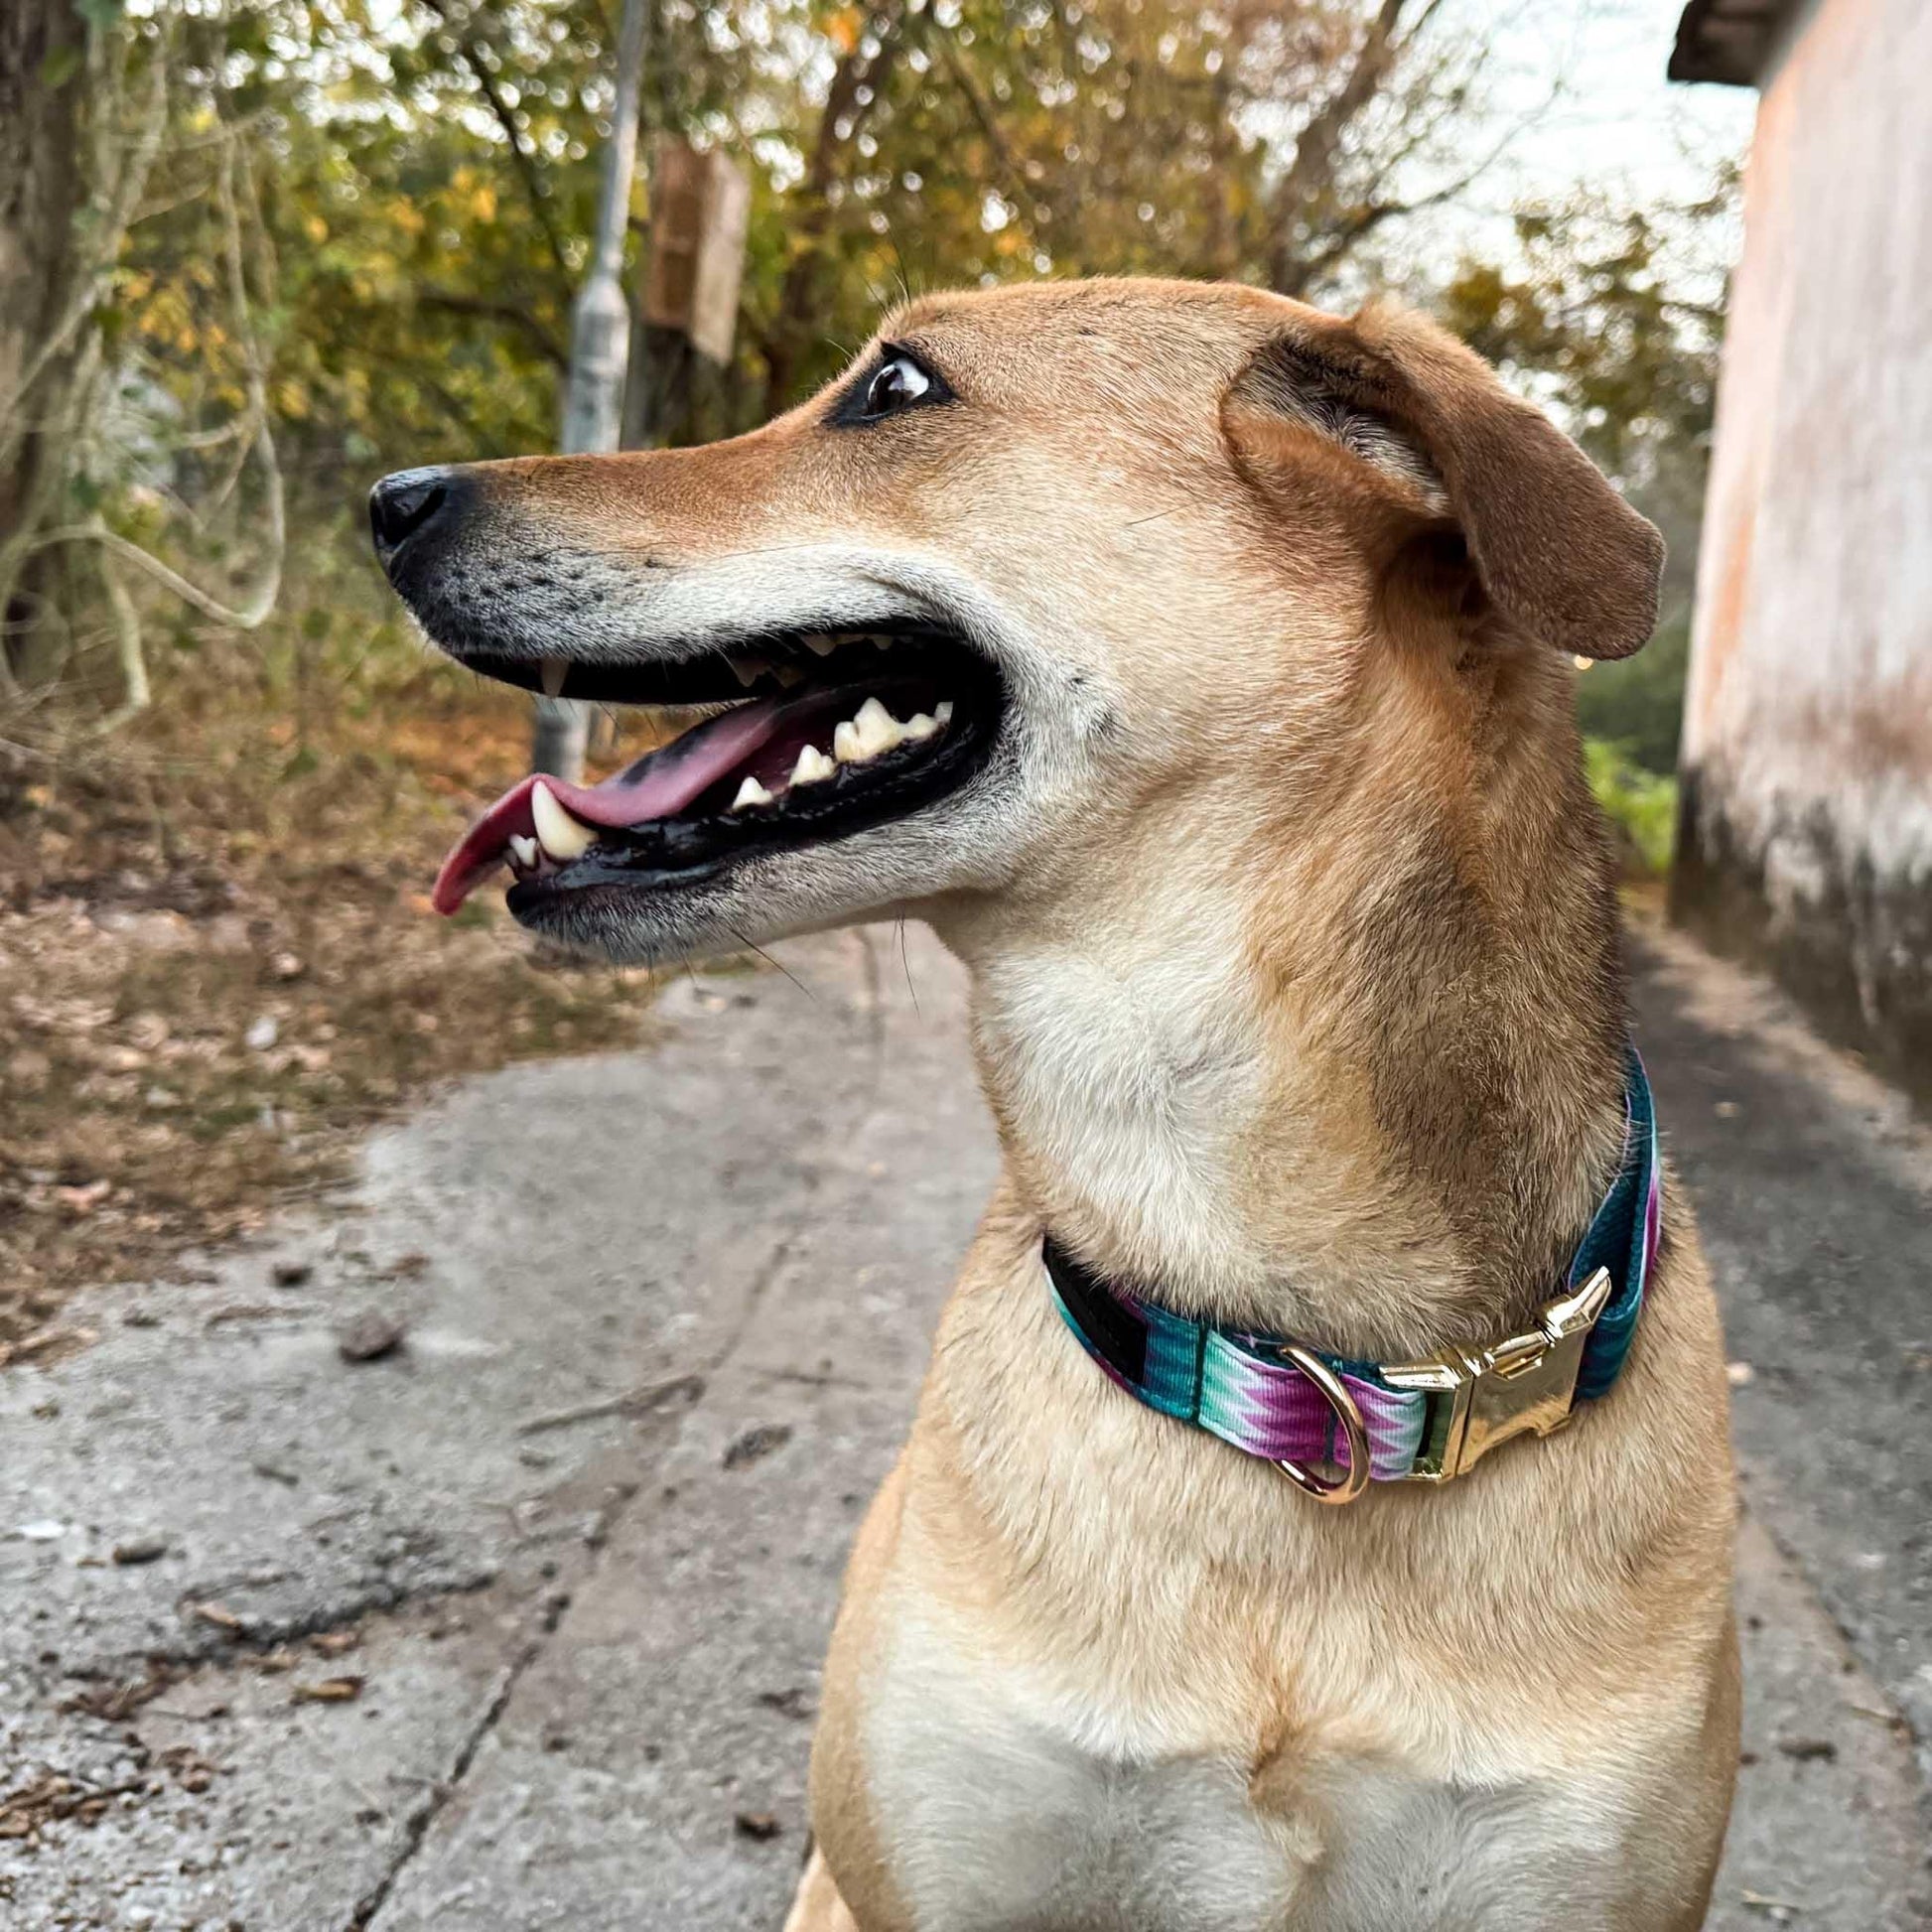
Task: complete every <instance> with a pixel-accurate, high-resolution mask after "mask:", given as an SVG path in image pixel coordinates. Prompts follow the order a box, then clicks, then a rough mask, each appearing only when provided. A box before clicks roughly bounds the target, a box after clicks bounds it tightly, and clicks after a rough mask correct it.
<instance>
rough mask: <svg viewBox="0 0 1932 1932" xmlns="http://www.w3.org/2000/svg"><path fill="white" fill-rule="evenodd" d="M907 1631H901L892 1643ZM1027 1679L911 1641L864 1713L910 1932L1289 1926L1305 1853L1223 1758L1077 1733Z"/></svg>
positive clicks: (924, 1640)
mask: <svg viewBox="0 0 1932 1932" xmlns="http://www.w3.org/2000/svg"><path fill="white" fill-rule="evenodd" d="M906 1634H907V1635H908V1636H910V1633H909V1632H908V1633H906ZM1028 1677H1031V1673H1026V1674H1020V1673H1002V1672H1000V1671H997V1670H989V1669H988V1668H987V1667H986V1665H985V1663H984V1661H981V1662H979V1663H977V1664H972V1663H968V1662H967V1661H966V1653H965V1651H964V1650H963V1649H962V1648H960V1647H957V1646H956V1645H955V1644H954V1643H951V1642H947V1641H944V1640H943V1639H939V1638H938V1637H937V1633H936V1632H933V1631H931V1630H924V1631H921V1632H919V1633H918V1635H917V1636H916V1637H913V1638H912V1639H911V1640H910V1641H908V1642H905V1643H903V1644H902V1645H901V1646H900V1647H899V1649H898V1651H897V1655H896V1657H895V1658H894V1660H893V1662H892V1664H891V1665H890V1666H889V1667H888V1669H887V1670H886V1672H885V1673H884V1674H883V1675H882V1678H881V1680H880V1682H879V1683H878V1685H877V1687H876V1690H875V1694H874V1696H873V1697H872V1698H871V1699H870V1700H869V1714H868V1724H867V1731H868V1737H867V1754H868V1758H869V1761H870V1763H871V1765H872V1767H873V1771H874V1775H875V1777H876V1778H877V1779H878V1780H879V1783H880V1785H881V1787H882V1788H884V1789H890V1790H891V1791H892V1792H894V1793H895V1794H896V1799H895V1806H894V1811H893V1816H892V1820H891V1826H890V1847H889V1853H888V1856H889V1857H890V1858H891V1860H892V1863H893V1865H894V1871H895V1878H896V1882H897V1888H898V1890H899V1893H900V1895H901V1896H902V1897H904V1898H905V1900H906V1902H907V1903H908V1904H909V1905H910V1906H911V1908H912V1911H913V1913H914V1923H915V1924H916V1925H917V1926H918V1928H919V1932H995V1928H998V1932H1228V1929H1229V1928H1245V1927H1250V1926H1253V1927H1262V1926H1279V1925H1284V1924H1286V1923H1288V1914H1289V1912H1290V1909H1291V1906H1292V1903H1293V1900H1294V1898H1295V1895H1296V1893H1297V1891H1298V1890H1299V1889H1300V1888H1301V1883H1302V1873H1303V1870H1304V1868H1305V1864H1306V1858H1305V1857H1304V1856H1298V1851H1305V1850H1311V1849H1313V1848H1312V1847H1307V1848H1298V1847H1296V1846H1295V1845H1294V1844H1293V1842H1292V1839H1291V1835H1289V1834H1285V1833H1283V1832H1281V1831H1280V1830H1279V1829H1278V1828H1274V1827H1271V1826H1270V1825H1269V1824H1267V1823H1265V1822H1264V1821H1263V1820H1262V1819H1261V1818H1260V1817H1259V1815H1258V1814H1257V1813H1256V1812H1255V1811H1254V1809H1253V1808H1252V1807H1251V1806H1250V1804H1249V1803H1248V1794H1247V1781H1246V1778H1245V1776H1244V1775H1243V1773H1242V1771H1241V1769H1240V1768H1239V1767H1238V1766H1236V1765H1234V1764H1232V1763H1230V1762H1228V1761H1226V1760H1224V1759H1222V1760H1217V1759H1214V1758H1211V1757H1206V1756H1193V1755H1187V1754H1184V1753H1183V1754H1169V1753H1165V1752H1163V1751H1161V1750H1160V1749H1158V1748H1150V1746H1151V1745H1152V1743H1153V1740H1152V1739H1151V1738H1148V1739H1144V1740H1142V1743H1141V1746H1140V1747H1139V1748H1129V1749H1123V1748H1122V1746H1123V1745H1124V1744H1125V1743H1126V1740H1125V1739H1122V1738H1119V1737H1115V1738H1112V1739H1107V1740H1101V1739H1098V1738H1093V1737H1082V1736H1081V1735H1080V1734H1079V1731H1080V1726H1079V1725H1078V1723H1077V1720H1076V1718H1075V1717H1074V1714H1072V1713H1070V1712H1068V1711H1065V1710H1064V1709H1060V1708H1056V1701H1055V1700H1053V1699H1052V1698H1051V1697H1050V1696H1049V1695H1048V1694H1047V1693H1046V1689H1045V1687H1044V1686H1042V1685H1041V1684H1040V1683H1039V1682H1038V1681H1036V1680H1035V1681H1031V1682H1030V1681H1025V1680H1026V1679H1027V1678H1028Z"/></svg>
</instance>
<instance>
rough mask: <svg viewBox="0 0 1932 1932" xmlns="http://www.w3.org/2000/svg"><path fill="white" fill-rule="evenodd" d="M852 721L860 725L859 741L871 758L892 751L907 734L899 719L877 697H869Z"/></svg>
mask: <svg viewBox="0 0 1932 1932" xmlns="http://www.w3.org/2000/svg"><path fill="white" fill-rule="evenodd" d="M852 722H853V724H854V725H855V726H857V727H858V731H859V743H860V745H861V746H862V747H863V748H864V752H865V756H866V757H867V758H869V759H876V758H877V757H878V756H879V755H880V753H881V752H890V751H891V750H892V749H893V747H894V746H895V745H897V743H898V742H899V740H900V739H901V738H903V737H904V736H905V731H904V728H903V727H902V726H901V725H900V724H899V722H898V720H897V718H895V717H894V716H893V714H892V713H891V712H890V711H888V710H887V709H886V707H885V706H884V705H883V704H881V703H880V702H879V700H878V699H877V698H868V699H867V700H866V701H865V703H864V704H862V705H861V706H860V707H859V709H858V711H857V712H856V713H854V715H853V719H852Z"/></svg>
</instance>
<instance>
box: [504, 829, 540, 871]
mask: <svg viewBox="0 0 1932 1932" xmlns="http://www.w3.org/2000/svg"><path fill="white" fill-rule="evenodd" d="M510 857H511V858H513V859H514V860H515V861H516V863H517V864H518V865H519V866H521V867H522V868H523V870H524V871H525V872H535V871H536V869H537V842H536V840H535V839H526V838H523V837H521V836H519V835H518V834H517V833H515V832H512V833H511V834H510Z"/></svg>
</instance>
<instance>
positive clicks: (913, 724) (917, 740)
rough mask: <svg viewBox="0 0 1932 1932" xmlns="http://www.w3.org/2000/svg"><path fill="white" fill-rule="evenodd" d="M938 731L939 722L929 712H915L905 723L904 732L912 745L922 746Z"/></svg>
mask: <svg viewBox="0 0 1932 1932" xmlns="http://www.w3.org/2000/svg"><path fill="white" fill-rule="evenodd" d="M938 729H939V721H938V719H936V718H935V717H934V716H933V715H932V713H931V712H929V711H915V712H913V714H912V715H911V717H909V718H908V719H906V721H905V725H904V731H905V735H906V737H907V738H909V739H910V740H911V741H912V743H913V744H915V745H919V744H923V743H924V741H925V740H926V739H928V738H930V737H931V736H932V734H933V733H934V732H936V731H937V730H938Z"/></svg>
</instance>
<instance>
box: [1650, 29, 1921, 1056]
mask: <svg viewBox="0 0 1932 1932" xmlns="http://www.w3.org/2000/svg"><path fill="white" fill-rule="evenodd" d="M1683 762H1684V770H1685V780H1686V811H1685V826H1684V832H1685V838H1684V842H1683V851H1682V854H1681V857H1680V865H1679V876H1678V879H1677V881H1676V885H1675V889H1674V894H1673V903H1674V905H1675V907H1676V909H1677V910H1678V912H1679V913H1680V915H1681V916H1683V917H1684V918H1686V919H1687V920H1688V921H1689V922H1691V923H1693V924H1696V925H1698V926H1700V927H1702V928H1703V929H1705V930H1706V931H1707V932H1709V933H1710V934H1711V935H1712V936H1713V937H1715V938H1717V939H1718V940H1719V941H1720V942H1721V943H1724V944H1725V945H1727V946H1728V947H1729V948H1730V949H1733V950H1741V951H1747V952H1755V953H1757V954H1759V955H1761V956H1763V957H1766V958H1768V959H1769V960H1770V961H1771V963H1772V964H1773V965H1774V966H1776V967H1777V968H1778V970H1779V971H1780V972H1782V973H1783V974H1784V975H1785V977H1786V978H1787V979H1788V980H1790V981H1791V982H1792V983H1793V984H1794V985H1795V986H1796V987H1797V989H1798V990H1799V991H1800V992H1802V993H1804V994H1805V995H1806V996H1807V997H1808V998H1810V999H1812V1000H1813V1001H1814V1003H1815V1004H1817V1005H1818V1006H1819V1007H1820V1009H1821V1010H1822V1011H1823V1012H1824V1014H1825V1017H1826V1018H1827V1020H1828V1021H1829V1022H1831V1023H1833V1024H1835V1025H1836V1026H1837V1028H1838V1030H1839V1031H1840V1032H1841V1033H1843V1034H1845V1035H1847V1036H1852V1037H1856V1038H1857V1039H1858V1041H1859V1043H1862V1044H1866V1045H1869V1046H1871V1047H1873V1048H1874V1049H1876V1050H1877V1051H1878V1052H1879V1053H1880V1054H1881V1055H1882V1056H1883V1057H1885V1058H1888V1059H1890V1060H1891V1061H1892V1062H1893V1063H1894V1064H1896V1065H1900V1066H1902V1070H1904V1071H1905V1072H1906V1073H1907V1075H1908V1076H1909V1077H1911V1078H1912V1079H1913V1081H1914V1084H1918V1085H1921V1086H1922V1087H1924V1088H1926V1089H1927V1090H1932V5H1928V4H1927V3H1926V0H1819V4H1818V5H1816V6H1814V7H1812V8H1810V9H1809V10H1807V11H1806V12H1804V13H1803V14H1801V16H1800V18H1799V22H1798V24H1797V27H1796V30H1795V33H1794V35H1793V37H1792V39H1791V41H1790V43H1789V45H1788V46H1787V47H1786V49H1785V50H1784V51H1783V54H1782V57H1781V58H1780V59H1778V60H1776V61H1775V62H1774V65H1773V67H1772V69H1771V70H1770V71H1769V72H1768V74H1767V75H1766V78H1765V81H1764V90H1763V97H1762V101H1761V103H1760V106H1759V110H1758V120H1757V133H1756V137H1755V141H1754V143H1753V147H1752V152H1751V160H1750V166H1749V172H1748V175H1747V178H1746V192H1745V213H1744V251H1743V259H1742V262H1741V264H1740V265H1739V267H1738V270H1737V276H1736V280H1735V283H1734V285H1733V288H1732V292H1731V304H1730V324H1729V339H1728V342H1727V344H1726V347H1725V371H1724V381H1723V386H1722V390H1721V393H1720V399H1719V409H1718V437H1717V451H1716V457H1715V461H1714V465H1713V473H1712V479H1711V488H1710V496H1709V500H1708V504H1707V514H1706V522H1705V535H1704V549H1703V554H1702V557H1701V560H1700V565H1699V574H1698V614H1697V623H1696V632H1695V639H1694V643H1693V650H1692V664H1691V683H1690V692H1689V697H1688V703H1687V712H1686V718H1685V730H1684V752H1683Z"/></svg>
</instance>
